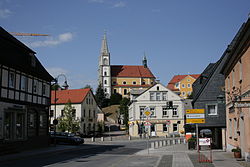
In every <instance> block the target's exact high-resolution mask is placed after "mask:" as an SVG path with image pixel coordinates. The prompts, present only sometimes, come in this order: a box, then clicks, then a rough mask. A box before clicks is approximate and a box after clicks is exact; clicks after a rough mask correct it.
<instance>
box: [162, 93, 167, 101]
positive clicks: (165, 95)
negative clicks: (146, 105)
mask: <svg viewBox="0 0 250 167" xmlns="http://www.w3.org/2000/svg"><path fill="white" fill-rule="evenodd" d="M162 100H167V93H166V92H163V93H162Z"/></svg>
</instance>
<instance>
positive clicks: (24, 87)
mask: <svg viewBox="0 0 250 167" xmlns="http://www.w3.org/2000/svg"><path fill="white" fill-rule="evenodd" d="M21 90H22V91H27V77H26V76H23V75H22V76H21Z"/></svg>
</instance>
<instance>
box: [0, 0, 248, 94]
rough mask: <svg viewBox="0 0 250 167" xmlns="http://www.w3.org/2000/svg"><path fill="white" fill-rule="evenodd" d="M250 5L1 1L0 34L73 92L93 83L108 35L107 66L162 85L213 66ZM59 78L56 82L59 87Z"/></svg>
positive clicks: (227, 1) (244, 1)
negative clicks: (139, 71)
mask: <svg viewBox="0 0 250 167" xmlns="http://www.w3.org/2000/svg"><path fill="white" fill-rule="evenodd" d="M249 9H250V1H249V0H21V1H20V0H0V23H1V24H0V26H2V27H3V28H4V29H5V30H6V31H8V32H22V33H38V34H49V35H50V36H48V37H45V36H38V37H34V36H24V37H16V38H18V39H19V40H20V41H22V42H23V43H25V44H26V45H27V46H28V47H30V48H31V49H32V50H34V51H35V52H36V56H37V57H38V59H39V60H40V62H41V63H42V64H43V65H44V67H45V68H46V69H47V70H48V72H49V73H50V74H51V75H52V76H53V77H56V76H58V75H59V74H65V75H66V77H67V81H68V84H69V86H70V89H78V88H83V87H84V86H86V85H91V86H92V87H93V88H94V90H95V89H96V87H97V84H98V82H97V79H98V73H97V70H98V58H99V56H100V49H101V41H102V38H103V34H104V32H105V31H106V32H107V40H108V47H109V51H110V56H111V58H110V59H111V64H112V65H142V59H143V56H144V53H145V55H146V57H147V59H148V66H149V68H150V70H151V71H152V73H153V74H154V75H155V77H156V78H157V79H158V80H160V82H161V83H162V84H164V85H167V83H168V82H169V81H170V80H171V78H172V77H173V76H174V75H184V74H199V73H201V72H202V71H203V70H204V69H205V68H206V66H207V65H208V64H209V63H214V62H216V61H217V60H218V59H219V58H220V57H221V56H222V54H223V52H224V51H225V49H226V47H227V45H228V44H229V43H230V42H231V40H232V39H233V37H234V36H235V34H236V33H237V31H238V30H239V28H240V26H241V25H242V24H243V22H245V21H247V18H248V14H249V12H250V10H249ZM63 82H64V78H62V79H61V78H59V83H60V84H63Z"/></svg>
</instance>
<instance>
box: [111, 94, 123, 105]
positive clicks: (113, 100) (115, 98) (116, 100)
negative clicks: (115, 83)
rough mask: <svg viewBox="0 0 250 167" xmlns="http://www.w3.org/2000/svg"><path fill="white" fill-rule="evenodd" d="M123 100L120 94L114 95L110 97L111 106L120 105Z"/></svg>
mask: <svg viewBox="0 0 250 167" xmlns="http://www.w3.org/2000/svg"><path fill="white" fill-rule="evenodd" d="M121 100H122V95H121V94H119V93H115V94H112V95H111V96H110V105H114V104H120V101H121Z"/></svg>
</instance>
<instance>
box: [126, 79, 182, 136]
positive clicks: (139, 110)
mask: <svg viewBox="0 0 250 167" xmlns="http://www.w3.org/2000/svg"><path fill="white" fill-rule="evenodd" d="M157 93H158V94H159V96H158V98H157V97H156V96H157ZM163 93H164V94H165V95H164V97H163ZM154 95H155V96H154ZM169 101H172V102H173V106H174V108H175V109H174V111H173V110H172V109H169V108H167V102H169ZM146 107H149V108H150V110H151V111H152V112H153V114H152V115H151V116H150V117H149V118H148V119H147V118H146V117H145V116H144V115H143V111H144V109H145V108H146ZM151 108H152V109H151ZM163 110H164V111H163ZM146 122H150V124H151V126H150V128H149V127H148V126H144V124H146ZM183 126H184V107H183V102H182V101H181V98H180V97H179V96H178V95H176V94H175V93H173V92H171V91H170V90H168V89H167V88H165V87H164V86H163V85H161V84H156V85H154V86H153V87H152V88H150V89H148V90H147V91H146V92H144V93H143V94H141V95H140V96H138V97H137V98H136V99H135V100H133V101H132V104H131V105H130V106H129V133H130V135H131V136H137V137H138V136H140V135H142V134H143V133H144V131H147V133H148V134H149V135H151V136H168V135H171V134H181V133H184V129H183Z"/></svg>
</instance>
